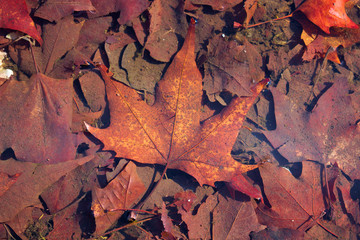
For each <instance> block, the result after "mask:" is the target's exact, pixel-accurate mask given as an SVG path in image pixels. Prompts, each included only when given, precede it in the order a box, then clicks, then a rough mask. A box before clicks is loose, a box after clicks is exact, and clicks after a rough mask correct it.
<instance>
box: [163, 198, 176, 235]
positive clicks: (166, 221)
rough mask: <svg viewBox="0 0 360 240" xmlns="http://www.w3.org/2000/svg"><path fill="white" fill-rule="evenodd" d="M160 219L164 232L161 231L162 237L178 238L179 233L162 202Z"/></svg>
mask: <svg viewBox="0 0 360 240" xmlns="http://www.w3.org/2000/svg"><path fill="white" fill-rule="evenodd" d="M161 221H162V223H163V226H164V230H165V231H164V232H162V233H161V236H162V237H163V239H169V240H170V239H173V240H175V239H180V238H181V233H180V232H179V231H178V230H177V229H176V227H175V226H174V224H173V222H172V219H171V218H170V216H169V211H168V210H167V209H166V205H165V203H164V202H163V203H162V206H161Z"/></svg>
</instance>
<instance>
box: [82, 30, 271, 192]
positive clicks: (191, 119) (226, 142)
mask: <svg viewBox="0 0 360 240" xmlns="http://www.w3.org/2000/svg"><path fill="white" fill-rule="evenodd" d="M194 48H195V25H194V24H191V25H190V26H189V30H188V33H187V36H186V40H185V43H184V45H183V47H182V49H181V50H180V51H179V52H178V53H177V55H176V56H175V58H174V60H173V62H172V63H171V65H170V66H169V68H168V70H167V72H166V73H165V75H164V78H163V79H162V80H161V81H160V82H159V87H158V89H157V91H156V101H155V104H154V105H153V106H149V105H147V104H146V103H145V102H143V101H142V100H141V99H140V96H139V95H138V93H137V92H136V91H135V90H133V89H131V88H129V87H127V86H125V85H123V84H122V83H118V82H115V81H112V80H111V79H110V78H109V76H108V75H107V74H106V73H105V72H103V74H102V75H103V77H104V79H105V85H106V91H107V96H108V101H109V108H110V113H111V116H110V126H109V127H108V128H106V129H97V128H93V127H90V126H88V130H89V131H90V132H91V133H92V134H93V135H94V136H95V137H97V138H99V139H100V140H101V141H102V142H103V143H104V145H105V149H112V150H115V151H116V152H117V155H118V156H121V157H124V158H127V159H132V160H134V161H137V162H141V163H151V164H163V165H166V166H167V168H174V169H179V170H182V171H185V172H187V173H188V174H190V175H192V176H194V177H195V178H196V179H197V181H198V182H199V183H200V184H201V185H203V184H208V185H212V186H214V183H215V182H216V181H230V180H231V179H232V177H233V176H234V175H236V174H241V173H243V172H247V171H249V170H252V169H254V168H257V166H256V165H243V164H241V163H239V162H237V161H235V160H234V159H233V158H232V156H231V154H230V152H231V149H232V146H233V144H234V142H235V140H236V138H237V134H238V129H239V128H240V127H241V126H242V124H243V121H244V119H245V115H246V113H247V111H248V110H249V108H250V107H251V106H252V104H253V102H254V101H255V99H256V97H257V95H258V94H259V93H260V92H261V90H262V89H263V87H264V85H265V84H266V82H267V81H262V82H261V83H259V84H258V85H256V86H255V88H254V89H253V95H252V96H249V97H237V98H235V99H234V100H233V101H232V102H231V103H230V104H229V106H228V107H227V108H225V109H224V110H223V111H222V112H221V113H220V114H219V115H216V116H214V117H212V118H210V119H208V120H207V121H205V122H202V123H201V122H200V115H201V98H202V77H201V74H200V72H199V70H198V69H197V66H196V63H195V53H194ZM243 184H249V183H246V182H244V183H243Z"/></svg>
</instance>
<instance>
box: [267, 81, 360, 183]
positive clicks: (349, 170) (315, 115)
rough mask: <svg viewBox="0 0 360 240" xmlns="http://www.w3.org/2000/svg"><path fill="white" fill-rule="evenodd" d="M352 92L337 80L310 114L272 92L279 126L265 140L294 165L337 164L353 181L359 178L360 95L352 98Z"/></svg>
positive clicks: (286, 98) (287, 98)
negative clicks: (300, 163) (305, 163)
mask: <svg viewBox="0 0 360 240" xmlns="http://www.w3.org/2000/svg"><path fill="white" fill-rule="evenodd" d="M349 90H350V86H349V84H348V83H347V80H346V78H338V79H336V81H335V83H334V85H333V86H332V87H331V88H330V89H328V90H327V91H326V92H325V93H324V94H323V95H322V96H321V97H320V99H319V101H318V103H317V106H316V107H315V108H314V110H313V111H312V112H311V113H309V112H307V111H305V110H304V109H303V108H302V107H301V106H299V105H298V104H296V103H295V102H293V101H291V100H290V99H289V97H287V96H286V95H284V94H283V93H281V92H279V91H278V90H276V89H275V88H272V90H271V91H272V93H273V96H274V102H275V116H276V125H277V126H276V130H274V131H265V132H264V134H265V136H266V137H267V139H269V141H270V142H271V144H272V145H273V147H274V148H276V149H277V150H278V151H279V152H280V153H281V155H283V156H284V157H285V158H287V159H288V160H289V161H290V162H301V161H304V160H308V159H310V160H314V161H319V162H321V163H323V164H327V163H328V162H331V163H335V162H337V164H338V165H339V167H340V168H341V169H342V170H343V171H344V172H345V173H346V174H348V175H349V176H350V177H351V178H353V179H356V178H358V177H359V174H360V161H358V158H357V156H359V155H360V149H359V147H358V146H359V144H360V134H359V131H360V126H359V125H358V124H357V120H358V119H359V117H360V113H359V111H358V109H359V105H358V103H359V102H360V95H359V94H358V93H354V94H349Z"/></svg>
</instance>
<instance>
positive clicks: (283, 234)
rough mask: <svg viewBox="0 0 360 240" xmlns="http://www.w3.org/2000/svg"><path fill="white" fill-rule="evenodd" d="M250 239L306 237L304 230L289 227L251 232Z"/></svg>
mask: <svg viewBox="0 0 360 240" xmlns="http://www.w3.org/2000/svg"><path fill="white" fill-rule="evenodd" d="M250 239H252V240H263V239H267V240H271V239H273V240H278V239H281V240H292V239H304V232H302V231H299V230H293V229H288V228H280V229H278V228H271V227H270V228H266V229H264V230H261V231H260V232H252V233H250Z"/></svg>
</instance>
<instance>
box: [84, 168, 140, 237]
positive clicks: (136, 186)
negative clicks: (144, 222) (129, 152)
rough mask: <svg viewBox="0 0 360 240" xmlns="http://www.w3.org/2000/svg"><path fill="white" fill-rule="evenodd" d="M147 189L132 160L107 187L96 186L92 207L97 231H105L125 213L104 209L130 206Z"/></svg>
mask: <svg viewBox="0 0 360 240" xmlns="http://www.w3.org/2000/svg"><path fill="white" fill-rule="evenodd" d="M145 190H146V188H145V186H144V184H143V183H142V181H141V179H140V178H139V176H138V175H137V173H136V165H135V164H134V163H132V162H129V163H128V165H126V167H125V169H124V170H122V171H121V172H120V174H119V175H118V176H117V177H116V178H114V179H113V180H112V181H111V182H110V183H109V184H108V185H107V186H106V187H105V188H102V189H101V188H95V189H94V191H93V199H94V201H93V203H92V206H91V208H92V210H93V212H94V217H95V221H96V232H97V233H103V232H104V231H105V230H106V229H107V228H109V227H110V226H111V225H112V224H113V222H114V221H115V220H116V219H117V218H119V217H120V216H121V215H122V214H123V213H124V211H114V212H105V211H104V210H116V209H119V208H120V209H124V208H130V207H131V206H133V205H134V204H135V203H136V202H135V201H136V200H139V197H141V196H142V194H143V193H144V192H145Z"/></svg>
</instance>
